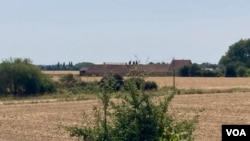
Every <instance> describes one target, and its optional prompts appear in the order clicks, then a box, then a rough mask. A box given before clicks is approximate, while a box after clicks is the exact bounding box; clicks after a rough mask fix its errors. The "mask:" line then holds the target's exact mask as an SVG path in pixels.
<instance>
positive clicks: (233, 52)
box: [219, 39, 250, 69]
mask: <svg viewBox="0 0 250 141" xmlns="http://www.w3.org/2000/svg"><path fill="white" fill-rule="evenodd" d="M219 65H223V66H225V67H226V66H228V65H233V66H234V67H235V68H236V69H238V67H240V66H241V67H247V68H249V67H250V39H241V40H239V41H238V42H236V43H234V44H232V45H231V46H229V49H228V51H227V52H226V54H225V55H223V56H222V57H221V59H220V61H219Z"/></svg>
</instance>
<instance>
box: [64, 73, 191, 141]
mask: <svg viewBox="0 0 250 141" xmlns="http://www.w3.org/2000/svg"><path fill="white" fill-rule="evenodd" d="M138 80H140V81H141V80H143V79H142V78H140V79H138V78H130V79H128V81H126V86H127V90H128V92H129V93H128V94H125V95H122V97H121V102H119V103H112V102H111V101H110V92H111V91H110V87H103V89H104V91H103V93H102V94H101V96H100V99H101V106H100V108H96V107H95V108H94V109H93V111H94V117H95V123H94V124H93V123H92V124H91V125H90V126H86V124H85V125H83V126H72V127H66V130H67V131H69V132H70V135H71V136H77V137H80V138H82V139H83V140H88V141H103V140H107V141H118V140H119V141H120V140H121V141H131V140H139V141H140V140H147V141H155V140H160V141H178V140H187V141H191V140H193V138H192V136H191V135H192V132H193V130H194V123H195V122H194V121H191V120H190V121H189V120H185V121H180V122H177V121H174V120H173V118H172V117H171V116H170V115H168V114H167V109H168V105H169V103H170V101H171V100H172V99H173V97H174V94H175V92H176V91H175V89H171V90H169V91H167V92H166V93H168V95H166V96H165V98H164V99H165V100H163V101H160V102H159V104H155V103H154V102H152V100H151V98H152V97H151V95H150V94H146V93H144V91H143V89H138V85H137V83H136V82H137V81H138ZM143 81H144V80H143ZM103 83H105V81H103ZM106 83H107V86H110V84H109V81H106ZM139 84H141V83H139ZM105 88H107V89H105ZM139 88H140V87H139ZM110 105H111V106H110ZM109 107H110V111H112V114H111V113H109V111H108V108H109ZM84 118H85V121H89V119H87V115H86V114H85V116H84ZM108 119H110V120H108Z"/></svg>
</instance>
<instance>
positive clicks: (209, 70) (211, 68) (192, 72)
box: [178, 63, 223, 77]
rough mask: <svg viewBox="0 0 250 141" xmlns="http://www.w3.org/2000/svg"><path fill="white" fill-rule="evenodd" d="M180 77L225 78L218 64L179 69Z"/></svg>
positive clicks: (196, 65)
mask: <svg viewBox="0 0 250 141" xmlns="http://www.w3.org/2000/svg"><path fill="white" fill-rule="evenodd" d="M178 74H179V76H184V77H197V76H198V77H219V76H223V73H222V71H221V70H220V68H219V66H218V65H216V64H210V63H202V64H196V63H194V64H191V65H187V66H183V67H180V68H179V69H178Z"/></svg>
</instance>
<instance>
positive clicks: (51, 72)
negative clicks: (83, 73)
mask: <svg viewBox="0 0 250 141" xmlns="http://www.w3.org/2000/svg"><path fill="white" fill-rule="evenodd" d="M42 73H43V74H46V75H65V74H74V75H79V71H42Z"/></svg>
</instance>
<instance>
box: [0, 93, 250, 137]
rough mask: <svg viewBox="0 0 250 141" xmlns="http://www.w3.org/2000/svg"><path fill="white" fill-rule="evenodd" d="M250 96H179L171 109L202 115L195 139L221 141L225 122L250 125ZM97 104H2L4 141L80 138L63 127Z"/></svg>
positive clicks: (175, 112)
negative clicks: (72, 135) (222, 126)
mask: <svg viewBox="0 0 250 141" xmlns="http://www.w3.org/2000/svg"><path fill="white" fill-rule="evenodd" d="M249 96H250V94H249V93H235V94H226V93H225V94H203V95H176V96H175V98H174V99H173V101H172V102H171V105H170V110H169V112H170V113H172V114H173V115H175V116H176V119H179V118H189V117H193V116H194V115H197V114H198V115H199V122H198V125H197V127H196V130H195V132H194V137H195V140H196V141H218V140H221V125H222V124H250V109H249V106H250V98H249ZM97 104H98V101H97V100H85V101H71V102H51V103H35V104H27V103H23V104H12V105H0V131H1V132H0V140H6V141H8V140H9V141H13V140H15V141H19V140H20V141H23V140H27V141H40V140H50V141H71V140H72V141H73V140H76V139H75V138H70V137H69V134H68V133H67V132H65V131H64V130H62V129H61V128H59V127H60V126H62V125H75V124H81V123H85V122H87V121H82V118H81V115H82V111H85V112H86V113H87V115H91V114H92V107H93V106H94V105H97ZM90 120H91V119H90Z"/></svg>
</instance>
